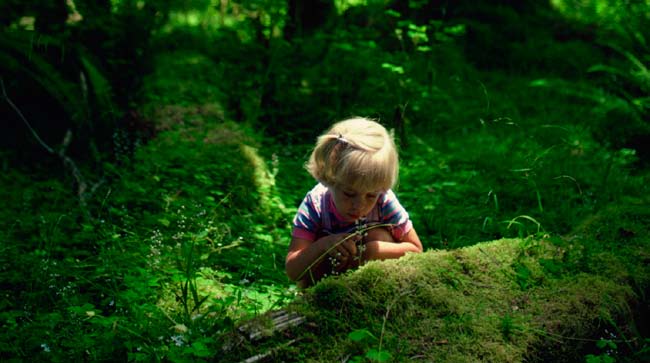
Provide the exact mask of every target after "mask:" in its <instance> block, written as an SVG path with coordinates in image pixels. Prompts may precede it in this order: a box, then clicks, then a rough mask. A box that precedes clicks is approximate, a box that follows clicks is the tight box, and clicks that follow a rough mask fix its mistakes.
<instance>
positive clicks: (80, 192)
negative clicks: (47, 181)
mask: <svg viewBox="0 0 650 363" xmlns="http://www.w3.org/2000/svg"><path fill="white" fill-rule="evenodd" d="M0 86H1V88H2V98H3V99H4V100H5V101H7V103H8V104H9V107H11V109H13V110H14V111H15V112H16V114H17V115H18V116H19V117H20V119H21V120H22V121H23V123H24V124H25V125H26V126H27V128H28V129H29V131H30V132H31V133H32V136H34V138H35V139H36V141H37V142H38V143H39V144H40V145H41V146H42V147H43V148H44V149H45V150H47V152H48V153H50V154H52V155H56V156H58V157H59V158H61V160H62V161H63V165H65V166H66V167H67V168H69V169H70V171H71V172H72V176H73V177H74V179H75V181H76V182H77V196H78V197H79V205H80V206H81V208H82V211H83V212H84V214H85V215H86V217H90V215H89V214H88V211H87V208H86V206H87V203H86V200H87V198H88V197H89V195H92V194H93V193H94V192H95V191H96V190H97V188H98V187H99V186H100V185H101V184H102V183H103V180H100V181H99V182H97V183H95V184H93V185H92V187H91V188H90V193H86V190H87V189H88V183H87V182H86V179H85V178H84V177H83V174H82V173H81V171H80V170H79V168H78V167H77V164H75V162H74V160H72V159H71V158H70V157H69V156H67V155H66V154H65V151H66V149H67V148H68V146H69V145H70V142H71V141H72V132H71V131H70V130H68V131H66V133H65V136H64V137H63V142H62V143H61V148H60V149H59V151H58V152H56V151H55V150H54V149H53V148H52V147H50V146H49V145H48V144H46V143H45V141H43V140H42V139H41V138H40V136H38V133H37V132H36V130H34V128H33V127H32V125H31V124H30V123H29V121H28V120H27V118H26V117H25V115H24V114H23V113H22V111H20V109H19V108H18V106H16V104H15V103H13V101H11V99H10V98H9V96H8V95H7V90H6V88H5V83H4V79H2V78H0Z"/></svg>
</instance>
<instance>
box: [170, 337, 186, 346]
mask: <svg viewBox="0 0 650 363" xmlns="http://www.w3.org/2000/svg"><path fill="white" fill-rule="evenodd" d="M171 339H172V340H173V341H174V344H176V346H177V347H182V346H183V345H184V344H185V340H184V339H183V336H182V335H172V336H171Z"/></svg>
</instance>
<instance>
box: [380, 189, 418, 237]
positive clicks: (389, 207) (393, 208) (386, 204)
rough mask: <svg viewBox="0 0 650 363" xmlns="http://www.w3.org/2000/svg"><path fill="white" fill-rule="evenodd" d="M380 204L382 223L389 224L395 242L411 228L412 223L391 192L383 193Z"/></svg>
mask: <svg viewBox="0 0 650 363" xmlns="http://www.w3.org/2000/svg"><path fill="white" fill-rule="evenodd" d="M380 202H381V215H382V223H388V224H391V225H392V226H393V227H392V228H391V233H392V234H393V237H394V238H395V240H400V239H401V238H402V237H403V236H404V235H405V234H407V233H408V232H409V231H410V230H411V228H413V222H411V219H410V218H409V214H408V212H407V211H406V209H404V207H402V205H401V204H400V202H399V200H398V199H397V196H396V195H395V193H393V191H392V190H388V191H387V192H386V193H384V195H383V199H382V200H381V201H380Z"/></svg>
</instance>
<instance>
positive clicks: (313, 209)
mask: <svg viewBox="0 0 650 363" xmlns="http://www.w3.org/2000/svg"><path fill="white" fill-rule="evenodd" d="M318 228H320V200H318V199H317V198H314V197H313V196H312V193H311V192H310V193H307V195H306V196H305V199H303V201H302V203H300V207H298V212H297V213H296V215H295V217H294V218H293V231H292V232H291V236H292V237H297V238H301V239H306V240H308V241H315V240H316V231H317V230H318Z"/></svg>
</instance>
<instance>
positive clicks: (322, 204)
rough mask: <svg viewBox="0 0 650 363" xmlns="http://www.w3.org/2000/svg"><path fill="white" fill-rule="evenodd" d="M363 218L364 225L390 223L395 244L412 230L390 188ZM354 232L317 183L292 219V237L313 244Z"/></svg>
mask: <svg viewBox="0 0 650 363" xmlns="http://www.w3.org/2000/svg"><path fill="white" fill-rule="evenodd" d="M323 209H325V211H326V213H328V214H329V222H330V223H329V224H330V225H329V226H326V224H327V220H328V218H324V217H323V213H322V212H323ZM366 218H367V219H366V223H367V224H375V223H380V224H390V225H391V227H390V228H388V229H389V230H390V231H391V234H392V235H393V238H395V240H396V241H398V240H400V238H401V237H402V236H404V235H405V234H406V233H408V232H409V231H410V230H411V228H412V227H413V223H412V222H411V220H410V219H409V215H408V213H407V212H406V210H405V209H404V208H403V207H402V205H401V204H400V203H399V200H397V197H396V196H395V193H393V191H392V190H390V189H389V190H388V191H387V192H385V193H381V194H380V195H379V197H378V198H377V203H376V204H375V206H374V207H373V209H372V210H371V212H370V213H368V216H366ZM354 229H355V223H354V222H347V221H345V220H344V218H343V217H342V216H341V215H340V213H339V212H338V211H337V210H336V206H335V204H334V198H332V193H331V192H330V190H329V189H328V188H327V187H326V186H324V185H323V184H321V183H318V184H317V185H316V186H315V187H314V188H313V189H312V190H311V191H309V192H308V193H307V195H306V196H305V198H304V199H303V201H302V203H300V207H299V208H298V212H297V213H296V216H295V217H294V218H293V231H292V233H291V235H292V236H293V237H297V238H301V239H306V240H308V241H315V240H316V239H318V238H320V237H323V236H324V235H327V234H336V233H351V232H353V231H354Z"/></svg>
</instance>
